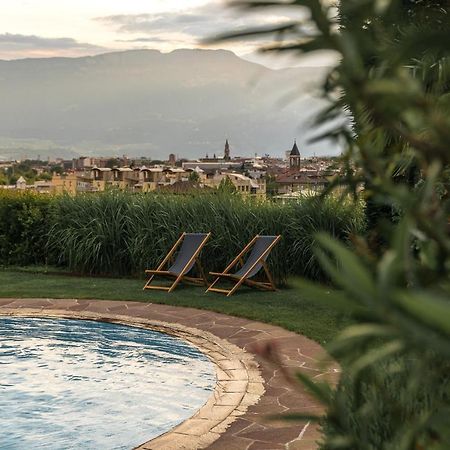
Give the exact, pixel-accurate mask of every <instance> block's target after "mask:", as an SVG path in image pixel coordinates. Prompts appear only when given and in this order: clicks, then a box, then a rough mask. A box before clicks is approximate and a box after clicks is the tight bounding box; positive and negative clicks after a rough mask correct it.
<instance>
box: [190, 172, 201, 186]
mask: <svg viewBox="0 0 450 450" xmlns="http://www.w3.org/2000/svg"><path fill="white" fill-rule="evenodd" d="M189 181H190V182H191V183H199V182H200V175H199V174H198V173H197V172H196V171H195V170H194V171H192V172H191V173H190V174H189Z"/></svg>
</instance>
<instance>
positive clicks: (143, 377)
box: [0, 318, 215, 450]
mask: <svg viewBox="0 0 450 450" xmlns="http://www.w3.org/2000/svg"><path fill="white" fill-rule="evenodd" d="M214 384H215V376H214V368H213V365H212V364H211V363H210V361H209V360H208V359H207V358H206V357H205V356H204V355H203V354H202V353H200V352H199V351H198V350H196V349H195V348H194V347H192V346H190V345H189V344H186V343H185V342H183V341H181V340H179V339H176V338H173V337H171V336H168V335H165V334H162V333H158V332H154V331H148V330H141V329H137V328H132V327H125V326H119V325H114V324H108V323H98V322H88V321H77V320H53V319H28V318H0V449H2V450H10V449H11V450H12V449H14V450H19V449H20V450H23V449H46V450H63V449H64V450H66V449H83V450H84V449H86V450H87V449H107V450H110V449H111V450H112V449H130V448H133V447H134V446H137V445H139V444H141V443H142V442H144V441H146V440H148V439H151V438H153V437H156V436H159V435H160V434H162V433H164V432H166V431H168V430H170V429H171V428H173V427H174V426H175V425H176V424H178V423H180V422H182V421H183V420H185V419H187V418H188V417H190V416H191V415H192V414H193V413H194V412H195V411H196V410H197V409H199V408H200V407H201V406H202V405H203V404H204V403H205V402H206V400H207V399H208V397H209V396H210V394H211V391H212V390H213V388H214Z"/></svg>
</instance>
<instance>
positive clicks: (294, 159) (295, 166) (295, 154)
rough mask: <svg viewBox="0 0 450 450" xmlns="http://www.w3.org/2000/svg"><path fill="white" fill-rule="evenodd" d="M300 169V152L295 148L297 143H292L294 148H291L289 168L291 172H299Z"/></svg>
mask: <svg viewBox="0 0 450 450" xmlns="http://www.w3.org/2000/svg"><path fill="white" fill-rule="evenodd" d="M300 167H301V156H300V151H299V149H298V147H297V141H294V146H293V147H292V150H291V153H290V154H289V168H290V169H291V170H300Z"/></svg>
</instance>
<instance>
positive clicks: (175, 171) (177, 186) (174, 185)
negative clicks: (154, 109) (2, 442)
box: [0, 140, 340, 200]
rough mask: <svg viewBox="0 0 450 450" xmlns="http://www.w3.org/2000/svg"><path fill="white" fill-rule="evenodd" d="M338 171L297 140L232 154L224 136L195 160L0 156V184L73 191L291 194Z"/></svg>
mask: <svg viewBox="0 0 450 450" xmlns="http://www.w3.org/2000/svg"><path fill="white" fill-rule="evenodd" d="M339 170H340V167H339V163H338V160H337V158H332V157H308V158H302V157H301V153H300V150H299V148H298V146H297V143H296V142H294V144H293V146H292V148H291V149H289V150H287V151H286V152H285V158H273V157H270V156H269V155H264V156H257V155H254V156H253V157H242V156H232V152H231V147H230V144H229V142H228V140H226V142H225V147H224V149H223V154H222V155H220V156H217V155H216V154H213V155H212V156H209V155H208V154H207V155H205V156H204V157H203V158H199V159H197V160H186V159H177V157H176V155H175V154H173V153H172V154H170V155H169V157H168V160H167V161H161V160H151V159H148V158H143V157H142V158H138V159H131V158H128V157H127V156H125V155H124V156H122V157H119V158H114V157H79V158H74V159H72V160H63V159H56V160H55V161H51V160H49V161H47V162H44V161H41V160H40V158H38V159H37V160H23V161H3V162H1V161H0V189H12V190H22V191H25V190H31V191H34V192H36V193H42V194H62V193H67V194H70V195H75V194H77V193H83V192H84V193H87V192H101V191H105V190H108V189H111V188H117V189H123V190H128V191H132V192H151V191H160V192H170V193H176V194H177V193H178V194H180V193H191V192H195V191H199V190H204V189H206V190H211V189H222V190H223V189H228V190H231V191H235V192H238V193H240V194H241V195H243V196H253V197H257V198H266V197H272V198H276V199H281V200H283V199H295V198H297V197H298V196H301V195H314V194H315V193H318V192H320V191H322V190H323V189H324V187H325V186H327V184H328V183H329V182H330V180H331V178H332V177H335V176H337V175H338V173H339Z"/></svg>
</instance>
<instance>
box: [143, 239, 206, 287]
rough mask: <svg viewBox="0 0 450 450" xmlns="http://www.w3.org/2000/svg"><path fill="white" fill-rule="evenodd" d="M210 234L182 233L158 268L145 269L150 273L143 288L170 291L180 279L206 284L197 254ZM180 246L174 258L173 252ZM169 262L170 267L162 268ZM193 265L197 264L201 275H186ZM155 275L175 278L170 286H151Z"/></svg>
mask: <svg viewBox="0 0 450 450" xmlns="http://www.w3.org/2000/svg"><path fill="white" fill-rule="evenodd" d="M210 236H211V233H183V234H182V235H181V236H180V239H178V241H177V242H176V243H175V245H174V246H173V247H172V250H170V252H169V253H168V254H167V256H166V257H165V258H164V259H163V261H162V262H161V264H160V265H159V266H158V268H157V269H156V270H146V271H145V273H148V274H150V278H149V280H148V281H147V283H146V285H145V286H144V290H145V289H158V290H161V291H168V292H172V291H173V290H174V289H175V288H176V287H177V285H178V284H179V283H180V282H181V281H187V282H189V283H193V284H200V285H206V286H207V285H208V281H207V278H206V275H205V272H204V271H203V268H202V266H201V264H200V261H199V258H198V256H199V255H200V252H201V250H202V248H203V247H204V245H205V244H206V241H207V240H208V239H209V237H210ZM180 246H181V248H180V249H179V252H178V254H177V255H176V258H175V259H174V256H175V252H176V251H177V249H178V247H180ZM169 264H171V265H170V267H168V268H167V269H166V270H164V266H166V265H169ZM195 265H197V268H198V271H199V274H200V275H201V277H190V276H187V274H188V273H189V272H190V271H191V270H192V269H193V268H194V266H195ZM156 276H161V277H165V278H175V281H174V282H173V283H172V284H171V285H170V286H158V285H154V286H151V283H152V281H153V279H154V278H155V277H156Z"/></svg>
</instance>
